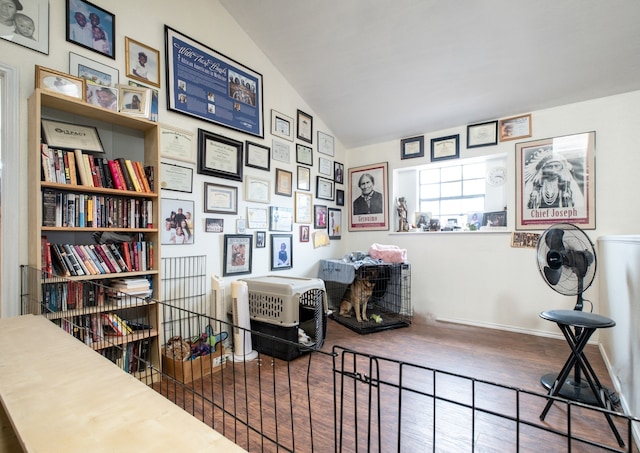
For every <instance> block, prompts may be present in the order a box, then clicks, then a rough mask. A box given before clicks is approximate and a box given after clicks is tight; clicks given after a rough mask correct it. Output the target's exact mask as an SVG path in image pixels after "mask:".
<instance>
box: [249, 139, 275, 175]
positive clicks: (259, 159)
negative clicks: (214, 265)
mask: <svg viewBox="0 0 640 453" xmlns="http://www.w3.org/2000/svg"><path fill="white" fill-rule="evenodd" d="M244 164H245V165H246V166H247V167H251V168H257V169H258V170H263V171H271V148H269V147H268V146H264V145H260V144H258V143H253V142H250V141H249V140H247V141H245V162H244Z"/></svg>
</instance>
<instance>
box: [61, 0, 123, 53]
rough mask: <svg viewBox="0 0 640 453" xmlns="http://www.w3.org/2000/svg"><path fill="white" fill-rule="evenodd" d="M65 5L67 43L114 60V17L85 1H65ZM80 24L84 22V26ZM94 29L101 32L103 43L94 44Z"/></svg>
mask: <svg viewBox="0 0 640 453" xmlns="http://www.w3.org/2000/svg"><path fill="white" fill-rule="evenodd" d="M66 4H67V8H66V12H67V15H66V20H65V23H66V30H67V33H66V38H67V41H68V42H71V43H73V44H76V45H78V46H80V47H84V48H85V49H89V50H90V51H92V52H96V53H99V54H100V55H104V56H105V57H109V58H111V59H113V60H115V59H116V46H115V42H114V37H115V36H116V16H115V15H114V14H112V13H110V12H109V11H107V10H106V9H102V8H100V7H99V6H96V5H94V4H93V3H90V2H87V1H85V0H66ZM83 18H84V19H83ZM81 22H84V25H81ZM95 27H99V28H100V29H101V30H102V32H103V34H104V42H103V43H96V42H95V38H94V33H93V28H95Z"/></svg>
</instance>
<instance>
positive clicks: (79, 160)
mask: <svg viewBox="0 0 640 453" xmlns="http://www.w3.org/2000/svg"><path fill="white" fill-rule="evenodd" d="M73 154H74V155H75V157H76V158H75V161H76V167H77V169H78V175H79V176H80V184H81V185H83V186H89V180H88V179H87V170H86V169H85V166H84V157H83V154H82V150H80V149H76V150H74V151H73Z"/></svg>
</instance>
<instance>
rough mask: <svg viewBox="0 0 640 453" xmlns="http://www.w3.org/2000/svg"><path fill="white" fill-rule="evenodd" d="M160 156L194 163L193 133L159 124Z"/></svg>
mask: <svg viewBox="0 0 640 453" xmlns="http://www.w3.org/2000/svg"><path fill="white" fill-rule="evenodd" d="M160 157H165V158H167V159H173V160H180V161H184V162H189V163H195V161H196V146H195V134H194V133H193V132H191V131H188V130H186V129H179V128H176V127H173V126H169V125H167V124H161V125H160Z"/></svg>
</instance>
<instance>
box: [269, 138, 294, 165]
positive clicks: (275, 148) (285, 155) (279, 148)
mask: <svg viewBox="0 0 640 453" xmlns="http://www.w3.org/2000/svg"><path fill="white" fill-rule="evenodd" d="M271 156H272V157H273V160H277V161H278V162H286V163H287V164H288V163H289V162H291V147H290V146H289V143H287V142H283V141H280V140H276V139H275V138H274V139H273V141H272V142H271Z"/></svg>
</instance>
